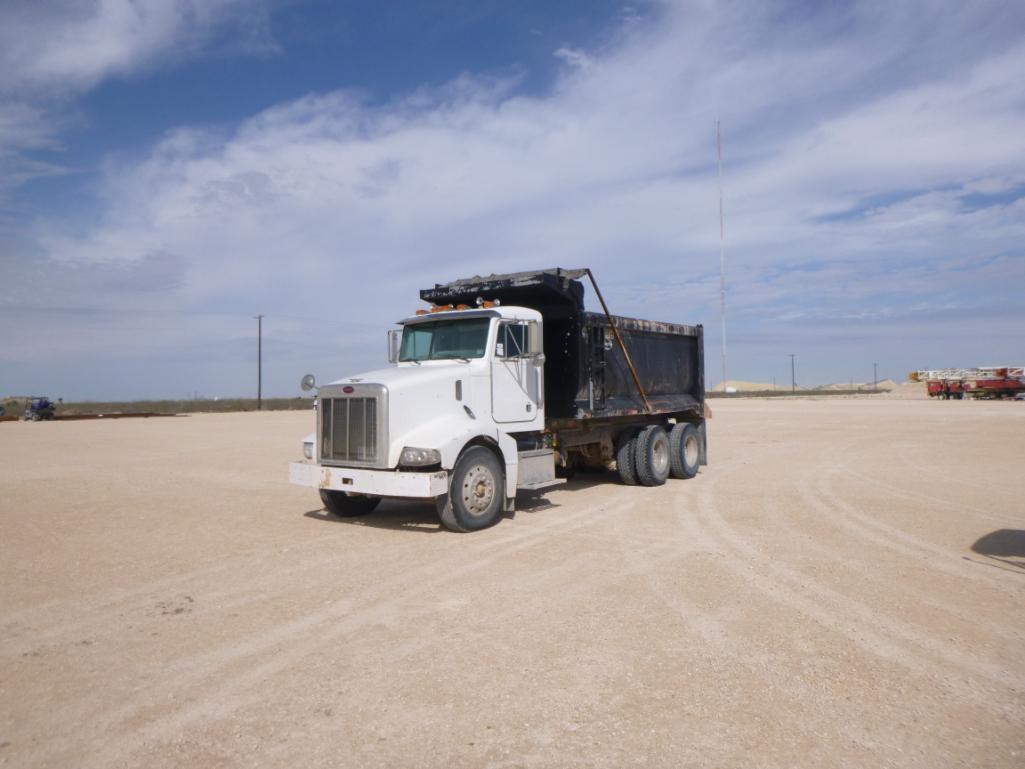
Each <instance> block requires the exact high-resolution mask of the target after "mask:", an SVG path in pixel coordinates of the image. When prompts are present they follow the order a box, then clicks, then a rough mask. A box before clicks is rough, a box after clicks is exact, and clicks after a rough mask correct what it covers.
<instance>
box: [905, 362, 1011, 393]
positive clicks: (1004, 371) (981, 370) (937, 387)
mask: <svg viewBox="0 0 1025 769" xmlns="http://www.w3.org/2000/svg"><path fill="white" fill-rule="evenodd" d="M908 379H909V380H911V381H912V382H925V383H926V391H927V392H928V393H929V397H930V398H942V399H943V400H951V399H953V400H961V399H963V398H974V399H983V398H985V399H990V398H1015V397H1018V396H1019V395H1020V394H1021V393H1023V392H1025V367H1023V366H981V367H977V368H944V369H922V370H920V371H912V372H911V373H910V374H908Z"/></svg>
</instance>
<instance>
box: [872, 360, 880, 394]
mask: <svg viewBox="0 0 1025 769" xmlns="http://www.w3.org/2000/svg"><path fill="white" fill-rule="evenodd" d="M872 389H873V390H878V389H879V364H878V363H873V364H872Z"/></svg>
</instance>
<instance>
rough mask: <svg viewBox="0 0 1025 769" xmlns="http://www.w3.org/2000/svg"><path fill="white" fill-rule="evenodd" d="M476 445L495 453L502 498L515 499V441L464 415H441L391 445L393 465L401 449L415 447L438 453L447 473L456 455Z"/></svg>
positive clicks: (492, 427)
mask: <svg viewBox="0 0 1025 769" xmlns="http://www.w3.org/2000/svg"><path fill="white" fill-rule="evenodd" d="M474 442H479V443H484V444H487V445H490V446H492V447H494V448H497V449H498V453H499V455H500V458H501V460H502V463H503V464H504V465H505V496H506V497H507V498H509V497H515V496H516V481H517V469H518V465H519V454H518V453H517V449H516V439H515V438H513V437H511V436H510V435H508V434H506V433H503V432H502V431H500V430H498V429H497V428H496V427H495V426H494V425H489V424H487V423H486V422H485V423H481V422H479V421H478V420H475V419H470V417H468V416H466V415H465V414H460V413H454V414H443V415H439V416H438V417H436V418H435V419H432V420H431V421H429V422H427V423H424V424H421V425H418V426H417V427H416V428H415V429H413V430H410V431H409V432H408V433H406V434H405V435H403V436H402V437H401V438H400V439H398V440H396V441H394V442H393V443H392V451H393V452H395V458H396V462H397V460H398V453H399V452H401V451H402V447H403V446H419V447H421V448H427V449H438V451H439V452H441V467H442V469H444V470H448V471H451V470H452V469H453V468H454V467H455V465H456V460H457V459H459V455H460V454H462V452H463V449H465V448H466V446H467V445H469V444H471V443H474Z"/></svg>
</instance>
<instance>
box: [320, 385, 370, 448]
mask: <svg viewBox="0 0 1025 769" xmlns="http://www.w3.org/2000/svg"><path fill="white" fill-rule="evenodd" d="M321 409H322V414H321V451H320V456H321V458H322V459H324V460H328V461H333V462H346V463H355V464H373V463H375V462H376V461H377V460H378V454H377V450H378V428H377V426H378V419H377V417H378V414H377V409H378V399H377V398H376V397H369V398H360V397H353V398H325V399H324V400H323V401H322V402H321Z"/></svg>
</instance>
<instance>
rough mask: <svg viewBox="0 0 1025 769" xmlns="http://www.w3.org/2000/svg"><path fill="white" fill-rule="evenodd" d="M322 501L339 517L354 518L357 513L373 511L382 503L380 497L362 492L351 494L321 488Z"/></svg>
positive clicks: (328, 509) (364, 513)
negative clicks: (368, 495) (369, 495)
mask: <svg viewBox="0 0 1025 769" xmlns="http://www.w3.org/2000/svg"><path fill="white" fill-rule="evenodd" d="M320 501H321V502H323V503H324V507H325V508H326V509H327V511H328V512H329V513H333V514H334V515H337V516H338V517H339V518H352V517H353V516H356V515H366V514H367V513H372V512H374V510H375V509H376V508H377V506H378V505H379V504H381V498H380V497H366V496H363V495H362V494H359V495H356V496H349V495H348V494H346V493H345V492H344V491H331V490H330V489H321V490H320Z"/></svg>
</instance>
